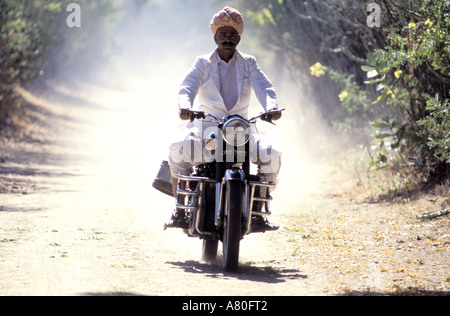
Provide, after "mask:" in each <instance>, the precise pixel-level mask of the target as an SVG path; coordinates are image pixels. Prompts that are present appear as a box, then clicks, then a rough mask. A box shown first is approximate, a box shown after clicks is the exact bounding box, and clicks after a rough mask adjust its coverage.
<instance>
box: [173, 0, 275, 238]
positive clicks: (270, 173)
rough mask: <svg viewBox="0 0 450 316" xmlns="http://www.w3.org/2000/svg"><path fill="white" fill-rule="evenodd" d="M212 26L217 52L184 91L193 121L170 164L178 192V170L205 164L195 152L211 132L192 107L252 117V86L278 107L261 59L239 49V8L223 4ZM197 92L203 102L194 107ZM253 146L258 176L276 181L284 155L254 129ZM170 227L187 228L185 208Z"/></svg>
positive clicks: (186, 115)
mask: <svg viewBox="0 0 450 316" xmlns="http://www.w3.org/2000/svg"><path fill="white" fill-rule="evenodd" d="M210 28H211V31H212V33H213V34H214V41H215V43H216V44H217V49H216V50H215V51H214V52H213V53H210V54H207V55H204V56H200V57H197V59H196V61H195V63H194V66H193V67H192V68H191V70H190V72H189V73H188V75H187V76H186V78H185V79H184V80H183V82H182V84H181V86H180V90H179V93H178V103H179V104H178V105H179V109H180V111H179V115H180V118H181V119H182V120H190V121H191V122H189V123H188V124H187V125H186V135H184V137H183V138H182V140H181V141H178V142H175V143H173V144H172V145H171V146H170V154H169V162H170V169H171V173H172V179H173V187H174V195H175V196H176V186H177V182H178V174H179V173H181V174H184V175H188V174H189V170H190V168H191V167H192V166H196V165H199V164H201V163H204V162H205V161H204V159H202V158H201V157H200V158H199V159H195V157H194V156H195V153H202V152H203V150H202V149H203V142H202V137H203V136H206V135H204V131H205V129H207V128H208V127H210V125H208V123H206V122H200V123H196V121H195V122H192V112H190V111H189V110H190V109H191V108H193V107H194V108H195V109H196V110H199V111H204V112H207V113H209V114H212V115H214V116H216V117H225V116H227V115H230V114H238V115H240V116H242V117H245V118H247V117H248V107H249V101H250V94H251V89H253V90H254V92H255V95H256V97H257V98H258V100H259V102H260V103H261V105H262V106H263V108H264V110H266V111H268V110H276V109H277V108H278V105H277V98H276V94H275V91H274V88H273V86H272V83H271V82H270V81H269V79H268V78H267V77H266V75H265V74H264V73H263V72H262V71H261V69H260V68H259V66H258V64H257V63H256V59H255V58H254V57H253V56H249V55H245V54H241V53H240V52H238V51H237V50H236V47H237V46H238V44H239V42H240V40H241V35H242V33H243V31H244V21H243V19H242V15H241V14H240V13H239V11H237V10H235V9H233V8H230V7H225V8H223V10H221V11H219V12H218V13H217V14H216V15H214V17H213V18H212V20H211V23H210ZM196 96H198V101H199V102H198V103H199V104H198V105H195V106H194V99H195V98H196ZM280 117H281V112H276V113H275V114H272V117H271V118H272V120H278V119H279V118H280ZM250 147H251V148H250V151H251V158H252V162H255V163H256V164H257V165H258V175H259V176H260V177H261V179H263V180H264V181H273V182H275V183H276V182H277V178H278V173H279V170H280V164H281V162H280V158H281V153H279V152H278V151H276V150H275V149H274V148H272V146H271V144H268V143H267V142H266V141H265V140H264V139H262V138H261V137H260V136H259V135H258V134H257V132H256V131H255V130H252V132H251V144H250ZM192 149H193V150H192ZM264 154H265V155H264ZM196 157H197V158H198V156H196ZM262 157H265V158H266V159H263V158H262ZM267 157H269V158H268V159H267ZM261 219H262V218H261ZM262 225H263V226H265V230H275V229H278V227H277V226H275V225H272V224H270V223H269V222H268V221H267V220H264V223H262ZM166 227H181V228H185V227H186V223H185V222H184V211H183V210H175V212H174V214H173V215H172V218H171V220H170V221H169V223H167V224H166Z"/></svg>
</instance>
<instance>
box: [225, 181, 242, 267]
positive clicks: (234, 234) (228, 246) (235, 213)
mask: <svg viewBox="0 0 450 316" xmlns="http://www.w3.org/2000/svg"><path fill="white" fill-rule="evenodd" d="M226 185H227V187H226V193H225V194H226V196H225V198H226V206H227V209H226V213H225V214H226V216H225V220H224V229H223V268H224V270H225V271H227V272H234V271H236V270H237V268H238V265H239V243H240V241H241V219H242V185H243V184H242V182H241V181H233V180H232V181H228V182H227V184H226Z"/></svg>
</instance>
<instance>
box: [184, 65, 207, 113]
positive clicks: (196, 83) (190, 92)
mask: <svg viewBox="0 0 450 316" xmlns="http://www.w3.org/2000/svg"><path fill="white" fill-rule="evenodd" d="M204 68H205V67H204V64H203V62H202V61H201V59H199V58H197V59H196V60H195V62H194V65H193V66H192V68H191V69H190V71H189V73H188V74H187V76H186V77H185V78H184V80H183V82H182V83H181V86H180V89H179V91H178V107H179V108H180V109H190V108H192V105H193V103H194V99H195V97H196V96H197V93H198V89H199V88H200V86H201V84H202V82H203V73H204Z"/></svg>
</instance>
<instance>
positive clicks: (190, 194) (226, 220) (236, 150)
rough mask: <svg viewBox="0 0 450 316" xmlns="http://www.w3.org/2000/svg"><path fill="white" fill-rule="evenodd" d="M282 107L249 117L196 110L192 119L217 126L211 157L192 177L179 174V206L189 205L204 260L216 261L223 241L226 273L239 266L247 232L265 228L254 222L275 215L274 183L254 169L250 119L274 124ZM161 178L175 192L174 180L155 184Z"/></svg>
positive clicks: (191, 231)
mask: <svg viewBox="0 0 450 316" xmlns="http://www.w3.org/2000/svg"><path fill="white" fill-rule="evenodd" d="M283 110H284V109H276V110H272V111H268V112H265V113H261V114H260V115H258V116H255V117H252V118H251V119H249V120H247V119H244V118H243V117H241V116H239V115H230V116H227V117H224V118H218V117H215V116H213V115H211V114H208V113H206V112H202V111H191V113H192V116H191V117H192V118H193V119H211V122H214V123H217V125H218V129H217V131H215V132H212V133H210V134H209V135H208V136H207V137H206V139H204V142H205V143H204V148H205V149H204V150H205V153H206V155H205V156H206V157H209V160H208V162H207V163H203V164H200V165H198V166H197V167H195V168H193V171H192V172H191V174H190V175H189V176H185V175H181V174H180V175H179V177H178V184H177V190H176V193H177V199H176V201H177V202H176V207H177V208H178V209H180V210H185V219H186V222H187V224H188V225H187V228H184V229H183V230H184V232H185V233H186V234H187V235H188V236H189V237H198V238H200V239H202V240H203V248H202V258H203V260H205V261H207V262H214V261H215V260H216V257H217V252H218V245H219V241H221V242H222V246H223V268H224V270H225V271H227V272H234V271H236V270H237V268H238V265H239V248H240V241H241V240H242V239H243V238H244V236H245V235H248V234H251V233H256V232H264V231H265V230H264V229H261V228H260V227H259V228H258V227H257V225H254V223H255V222H258V220H259V221H260V220H261V219H263V218H265V217H266V216H270V215H271V212H270V208H269V203H270V201H271V200H272V197H271V196H270V195H269V194H268V192H269V190H270V189H273V188H275V183H273V182H263V181H261V179H259V177H258V176H257V175H252V174H250V124H254V123H256V121H257V119H261V120H264V121H267V122H269V123H272V124H273V122H272V120H271V116H272V114H274V113H281V111H283ZM163 167H165V169H166V172H165V173H166V174H167V168H168V165H167V162H163ZM162 177H163V176H162V175H161V171H160V174H158V176H157V179H156V180H155V182H154V187H155V188H157V189H159V190H160V191H162V192H164V193H166V194H168V195H173V194H172V193H171V192H170V191H171V187H170V188H169V187H168V184H169V181H165V188H163V186H161V185H158V183H156V182H158V181H159V182H160V183H161V179H160V178H162ZM158 187H159V188H158ZM263 206H264V209H263Z"/></svg>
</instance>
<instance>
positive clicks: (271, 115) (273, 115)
mask: <svg viewBox="0 0 450 316" xmlns="http://www.w3.org/2000/svg"><path fill="white" fill-rule="evenodd" d="M283 110H284V109H281V110H279V109H272V110H269V111H267V112H266V113H265V115H263V116H262V117H261V119H262V120H263V121H266V122H269V123H272V121H277V120H279V119H280V118H281V116H282V114H281V111H283ZM272 124H273V123H272Z"/></svg>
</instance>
